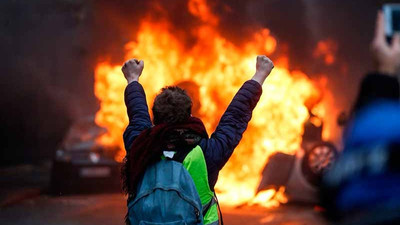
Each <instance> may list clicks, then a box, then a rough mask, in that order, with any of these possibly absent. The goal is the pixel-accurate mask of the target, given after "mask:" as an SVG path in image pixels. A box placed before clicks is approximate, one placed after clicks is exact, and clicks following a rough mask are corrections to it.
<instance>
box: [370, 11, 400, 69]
mask: <svg viewBox="0 0 400 225" xmlns="http://www.w3.org/2000/svg"><path fill="white" fill-rule="evenodd" d="M371 50H372V54H373V55H374V58H375V60H376V63H377V69H378V72H380V73H384V74H389V75H395V73H396V71H397V69H398V68H399V67H400V34H398V33H396V34H395V35H393V39H392V43H391V45H389V44H388V43H387V41H386V35H385V18H384V15H383V13H382V11H379V12H378V16H377V18H376V27H375V37H374V40H373V41H372V45H371Z"/></svg>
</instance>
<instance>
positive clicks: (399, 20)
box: [382, 3, 400, 38]
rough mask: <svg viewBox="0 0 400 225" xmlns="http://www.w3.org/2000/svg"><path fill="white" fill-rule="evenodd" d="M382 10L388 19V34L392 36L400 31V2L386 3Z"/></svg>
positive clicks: (386, 29)
mask: <svg viewBox="0 0 400 225" xmlns="http://www.w3.org/2000/svg"><path fill="white" fill-rule="evenodd" d="M382 10H383V14H384V17H385V21H386V27H385V32H386V36H387V37H388V38H391V37H392V36H393V34H395V33H396V32H397V33H400V4H394V3H390V4H384V5H383V7H382Z"/></svg>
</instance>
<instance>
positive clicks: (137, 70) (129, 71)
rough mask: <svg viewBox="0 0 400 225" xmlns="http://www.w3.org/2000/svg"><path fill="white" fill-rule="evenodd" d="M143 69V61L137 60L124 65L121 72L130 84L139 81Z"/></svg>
mask: <svg viewBox="0 0 400 225" xmlns="http://www.w3.org/2000/svg"><path fill="white" fill-rule="evenodd" d="M143 67H144V62H143V60H140V61H139V60H137V59H130V60H128V61H126V62H125V63H124V65H123V66H122V68H121V70H122V73H124V76H125V78H126V80H127V81H128V84H130V83H132V82H133V81H138V80H139V76H140V75H141V74H142V71H143Z"/></svg>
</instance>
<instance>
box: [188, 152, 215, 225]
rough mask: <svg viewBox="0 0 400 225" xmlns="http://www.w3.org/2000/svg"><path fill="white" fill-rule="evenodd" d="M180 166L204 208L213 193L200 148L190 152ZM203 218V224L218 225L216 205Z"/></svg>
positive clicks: (212, 196)
mask: <svg viewBox="0 0 400 225" xmlns="http://www.w3.org/2000/svg"><path fill="white" fill-rule="evenodd" d="M182 164H183V167H185V168H186V169H187V171H188V172H189V174H190V176H191V177H192V179H193V181H194V184H195V186H196V190H197V193H199V196H200V201H201V204H202V205H203V207H204V206H205V205H207V203H209V202H210V201H211V200H212V199H213V198H214V192H212V191H211V189H210V186H209V184H208V173H207V164H206V160H205V158H204V154H203V150H202V149H201V148H200V146H196V147H195V148H194V149H193V150H192V151H190V152H189V154H188V155H187V156H186V157H185V159H184V160H183V163H182ZM203 216H204V224H213V225H214V224H218V208H217V204H216V203H215V202H214V204H212V205H211V207H210V208H209V209H208V211H207V213H206V214H205V215H203Z"/></svg>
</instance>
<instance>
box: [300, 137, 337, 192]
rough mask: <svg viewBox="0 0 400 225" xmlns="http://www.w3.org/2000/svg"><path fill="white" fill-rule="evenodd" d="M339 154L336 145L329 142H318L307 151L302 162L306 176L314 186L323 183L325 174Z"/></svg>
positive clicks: (302, 168)
mask: <svg viewBox="0 0 400 225" xmlns="http://www.w3.org/2000/svg"><path fill="white" fill-rule="evenodd" d="M337 156H338V151H337V149H336V147H335V146H334V145H333V144H332V143H329V142H322V143H318V144H316V145H315V146H314V147H312V148H311V149H310V150H308V151H306V153H305V155H304V157H303V161H302V164H301V170H302V172H303V174H304V177H305V178H306V179H307V181H308V182H310V183H311V184H312V185H314V186H319V185H320V184H321V179H322V176H323V174H325V172H326V171H327V170H329V169H330V168H331V167H332V165H333V163H334V162H335V160H336V158H337Z"/></svg>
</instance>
